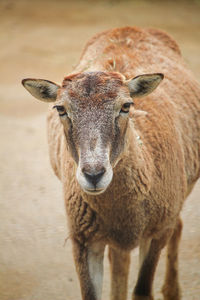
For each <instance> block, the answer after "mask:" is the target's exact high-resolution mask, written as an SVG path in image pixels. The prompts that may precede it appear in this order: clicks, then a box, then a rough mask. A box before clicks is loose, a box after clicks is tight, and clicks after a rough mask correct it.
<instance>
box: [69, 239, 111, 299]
mask: <svg viewBox="0 0 200 300" xmlns="http://www.w3.org/2000/svg"><path fill="white" fill-rule="evenodd" d="M104 248H105V245H104V244H102V243H100V242H98V243H94V244H92V245H90V246H88V247H85V246H84V245H80V244H79V243H78V242H76V241H74V240H73V254H74V260H75V265H76V271H77V273H78V276H79V281H80V286H81V294H82V300H100V299H101V293H102V280H103V256H104Z"/></svg>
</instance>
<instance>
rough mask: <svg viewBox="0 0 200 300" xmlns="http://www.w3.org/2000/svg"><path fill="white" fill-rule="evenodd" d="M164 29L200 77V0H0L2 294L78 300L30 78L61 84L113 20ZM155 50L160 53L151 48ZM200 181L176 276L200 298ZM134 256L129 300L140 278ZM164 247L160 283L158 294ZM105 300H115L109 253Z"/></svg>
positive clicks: (6, 298)
mask: <svg viewBox="0 0 200 300" xmlns="http://www.w3.org/2000/svg"><path fill="white" fill-rule="evenodd" d="M125 25H136V26H146V27H147V26H149V27H158V28H162V29H164V30H166V31H167V32H169V33H171V34H172V35H173V36H174V37H175V39H176V40H177V41H178V43H179V45H180V47H181V49H182V53H183V56H184V57H185V60H186V62H187V63H188V65H189V66H190V68H191V69H192V70H193V72H194V74H195V75H196V77H197V78H198V79H199V80H200V57H199V54H200V2H199V1H196V2H195V1H194V2H193V1H190V2H189V1H188V2H182V1H178V2H176V1H174V2H169V1H160V2H155V1H139V0H138V1H106V2H99V1H92V0H91V1H89V2H87V1H85V2H84V1H82V2H80V1H70V2H68V1H64V0H56V1H53V0H52V1H47V0H46V1H45V0H43V1H39V0H35V1H28V0H27V1H25V0H18V1H14V0H13V1H9V0H8V1H5V0H1V1H0V136H1V141H0V300H51V299H53V300H64V299H67V300H77V299H80V298H81V297H80V290H79V285H78V280H77V277H76V273H75V269H74V264H73V259H72V254H71V244H70V241H67V242H66V243H65V239H66V237H67V236H68V230H67V225H66V216H65V209H64V203H63V199H62V192H61V184H60V182H59V181H58V180H57V178H56V177H55V176H54V174H53V171H52V170H51V168H50V164H49V158H48V149H47V140H46V117H45V115H46V110H47V107H46V105H45V104H44V103H41V102H39V101H36V100H34V99H33V98H32V97H31V96H30V95H29V94H28V93H27V92H26V91H25V89H24V88H23V87H22V86H21V84H20V81H21V79H22V78H26V77H37V78H46V79H49V80H52V81H55V82H58V83H59V82H61V80H62V79H63V76H64V75H66V74H67V73H69V72H70V71H72V69H73V66H74V65H75V64H76V63H77V62H78V59H79V56H80V53H81V50H82V48H83V46H84V44H85V43H86V41H87V39H88V38H89V37H91V36H92V35H93V34H95V33H96V32H99V31H102V30H105V29H108V28H111V27H117V26H125ZM155 55H156V54H155ZM199 200H200V182H198V183H197V185H196V187H195V189H194V190H193V192H192V194H191V195H190V197H189V199H188V201H187V203H186V204H185V206H184V209H183V212H182V216H183V220H184V230H183V237H182V242H181V251H180V274H181V275H180V279H181V285H182V289H183V299H184V300H199V299H200V204H199ZM137 256H138V250H137V249H136V250H134V251H133V254H132V268H131V274H130V283H129V299H130V298H131V291H132V289H133V286H134V282H135V280H136V274H137V261H138V257H137ZM163 277H164V253H163V254H162V257H161V261H160V263H159V266H158V269H157V273H156V279H155V285H154V290H155V299H157V300H158V299H162V296H161V293H160V288H161V285H162V281H163ZM102 299H103V300H106V299H109V268H108V261H107V258H105V279H104V290H103V298H102Z"/></svg>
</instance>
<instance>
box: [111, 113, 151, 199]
mask: <svg viewBox="0 0 200 300" xmlns="http://www.w3.org/2000/svg"><path fill="white" fill-rule="evenodd" d="M152 173H153V163H152V158H151V155H150V154H149V153H148V150H147V147H146V145H145V142H144V141H143V138H142V135H141V133H140V132H138V131H137V130H136V129H135V128H134V124H133V121H132V120H131V119H130V121H129V125H128V128H127V132H126V140H125V148H124V151H123V153H122V155H121V157H120V161H119V163H118V164H117V165H116V167H115V168H114V176H116V177H117V176H119V174H120V176H122V177H123V178H127V179H128V178H131V179H130V180H131V182H130V184H131V185H132V188H133V189H135V193H136V194H140V195H141V194H142V195H145V194H147V193H148V191H149V190H150V187H151V181H152ZM119 180H120V179H119ZM133 182H134V183H135V184H134V186H133ZM127 185H129V183H127Z"/></svg>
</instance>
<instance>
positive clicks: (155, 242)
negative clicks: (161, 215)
mask: <svg viewBox="0 0 200 300" xmlns="http://www.w3.org/2000/svg"><path fill="white" fill-rule="evenodd" d="M170 235H171V230H168V231H166V232H165V233H164V234H163V235H162V236H161V238H160V239H152V240H149V239H147V240H146V241H145V240H144V241H142V242H141V244H140V270H139V275H138V280H137V283H136V286H135V289H134V292H133V297H132V300H153V299H154V298H153V294H152V285H153V279H154V274H155V270H156V266H157V263H158V260H159V256H160V253H161V250H162V248H163V247H164V246H165V245H166V243H167V241H168V239H169V237H170Z"/></svg>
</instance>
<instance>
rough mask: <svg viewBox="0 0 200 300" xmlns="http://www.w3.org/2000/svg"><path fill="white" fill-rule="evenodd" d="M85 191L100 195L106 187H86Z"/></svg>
mask: <svg viewBox="0 0 200 300" xmlns="http://www.w3.org/2000/svg"><path fill="white" fill-rule="evenodd" d="M84 191H85V192H86V193H87V194H89V195H99V194H102V193H103V192H104V191H105V189H84Z"/></svg>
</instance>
